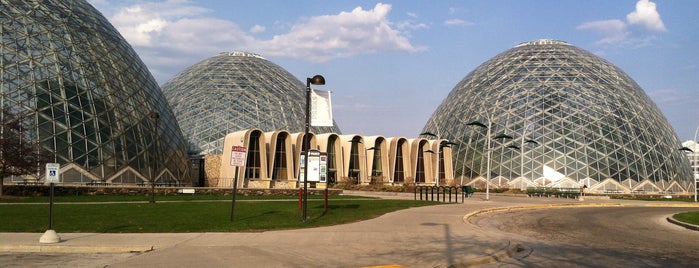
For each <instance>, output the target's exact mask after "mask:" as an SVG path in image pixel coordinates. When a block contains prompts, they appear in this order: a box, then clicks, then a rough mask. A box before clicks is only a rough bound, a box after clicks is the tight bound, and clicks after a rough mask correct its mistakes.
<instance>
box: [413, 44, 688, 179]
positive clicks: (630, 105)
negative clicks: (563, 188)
mask: <svg viewBox="0 0 699 268" xmlns="http://www.w3.org/2000/svg"><path fill="white" fill-rule="evenodd" d="M489 125H491V127H490V129H488V126H489ZM488 130H490V131H488ZM423 131H424V132H431V133H438V134H439V135H440V137H441V138H444V139H448V140H450V141H452V142H454V143H456V145H453V146H452V150H453V152H454V153H453V159H454V162H453V164H454V169H455V175H456V176H455V177H459V176H463V178H465V179H466V180H470V179H474V178H477V177H487V176H486V175H487V151H488V150H487V148H486V146H487V136H486V135H487V134H488V132H490V134H491V136H490V137H491V148H492V151H491V157H490V158H491V168H490V171H491V178H497V179H498V182H499V183H501V184H502V185H498V186H500V187H512V186H516V187H518V188H519V187H520V185H522V187H525V186H551V185H555V184H556V183H557V182H558V181H561V180H563V179H566V178H567V179H569V180H570V181H576V182H579V183H580V185H583V184H586V185H590V186H594V185H595V184H598V183H600V182H602V181H605V180H608V179H612V180H614V181H616V182H618V183H615V184H614V185H615V187H620V188H624V191H630V190H631V189H639V187H641V188H644V187H646V189H647V190H656V191H666V190H680V191H687V190H688V188H689V187H691V186H690V185H691V182H690V179H691V176H690V170H689V165H688V162H687V159H686V157H684V156H683V155H682V154H681V152H680V151H678V148H680V147H681V144H680V141H679V139H678V138H677V135H676V134H675V133H674V131H673V129H672V127H671V126H670V125H669V123H668V121H667V120H666V119H665V117H664V116H663V115H662V113H661V112H660V110H659V109H658V108H657V107H656V105H655V104H654V103H653V102H652V100H651V99H650V98H649V97H648V96H647V95H646V94H645V93H644V92H643V90H642V89H641V87H640V86H639V85H638V84H636V83H635V82H634V81H633V80H632V79H631V78H630V77H629V76H628V75H627V74H625V73H624V72H623V71H622V70H621V69H619V68H618V67H616V66H614V65H613V64H611V63H609V62H607V61H605V60H604V59H602V58H600V57H598V56H596V55H593V54H591V53H589V52H587V51H585V50H583V49H580V48H577V47H575V46H572V45H570V44H567V43H565V42H562V41H554V40H539V41H534V42H527V43H522V44H520V45H518V46H516V47H514V48H512V49H510V50H507V51H505V52H503V53H501V54H499V55H497V56H495V57H494V58H492V59H490V60H488V61H487V62H485V63H483V64H482V65H480V66H479V67H478V68H476V69H475V70H474V71H472V72H471V73H469V74H468V75H467V76H466V77H465V78H464V79H463V80H461V81H460V82H459V83H458V84H457V85H456V86H455V87H454V89H453V90H452V91H451V92H450V93H449V95H448V96H447V97H446V98H445V99H444V101H443V102H442V104H441V105H440V106H439V107H438V108H437V109H436V110H435V112H434V113H433V115H432V116H431V118H430V119H429V121H428V123H427V124H426V125H425V127H424V129H423ZM498 136H499V137H498ZM516 179H517V180H518V182H517V183H515V185H509V186H507V185H505V184H506V183H510V184H512V183H513V181H514V180H516ZM648 182H649V183H648ZM491 183H497V182H495V181H491ZM642 184H643V185H642ZM651 188H652V189H651ZM641 190H643V189H641Z"/></svg>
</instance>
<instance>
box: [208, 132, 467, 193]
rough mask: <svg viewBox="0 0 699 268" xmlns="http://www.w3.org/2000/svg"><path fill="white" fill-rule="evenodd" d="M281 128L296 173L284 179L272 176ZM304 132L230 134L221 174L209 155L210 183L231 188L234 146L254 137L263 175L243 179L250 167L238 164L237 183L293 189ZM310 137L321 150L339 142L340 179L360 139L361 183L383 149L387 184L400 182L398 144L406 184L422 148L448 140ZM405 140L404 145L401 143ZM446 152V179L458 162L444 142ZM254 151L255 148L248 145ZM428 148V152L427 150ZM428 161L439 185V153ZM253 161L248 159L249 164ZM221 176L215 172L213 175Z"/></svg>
mask: <svg viewBox="0 0 699 268" xmlns="http://www.w3.org/2000/svg"><path fill="white" fill-rule="evenodd" d="M282 133H284V134H287V135H286V137H287V138H285V140H284V141H283V142H284V143H285V144H286V147H287V152H286V154H287V161H286V165H289V166H287V170H289V171H293V173H291V172H290V173H289V174H287V176H285V177H284V178H285V179H282V180H275V181H272V179H271V174H272V167H273V166H274V161H275V160H274V152H275V150H276V148H275V147H276V141H277V139H279V138H280V136H284V135H281V134H282ZM252 134H259V139H256V140H251V137H253V136H254V135H252ZM303 135H304V133H288V132H286V131H284V130H279V131H273V132H267V133H262V132H261V131H260V130H259V129H249V130H245V131H238V132H234V133H230V134H228V135H226V138H225V140H224V144H223V154H222V155H220V156H219V166H218V170H219V172H218V174H216V172H214V171H213V169H215V166H216V165H213V164H211V163H210V162H212V161H215V160H212V159H215V158H214V157H212V158H207V160H206V161H207V163H206V166H207V183H208V184H209V186H214V187H231V186H232V184H231V183H232V178H233V174H234V173H235V167H234V166H231V165H230V158H231V149H232V147H233V146H244V147H246V148H248V147H249V144H250V143H251V142H257V144H258V146H259V148H260V151H259V154H260V162H259V164H260V172H259V174H260V177H259V178H244V177H245V169H246V168H243V167H240V168H239V169H238V173H237V175H238V178H239V180H238V187H239V188H294V187H298V185H297V184H298V183H297V182H298V165H299V156H300V152H299V151H300V149H301V148H302V142H303ZM309 135H312V136H311V148H316V149H318V150H320V151H321V152H327V149H328V146H334V149H335V151H336V159H335V161H336V170H337V179H338V180H340V181H341V180H342V179H344V178H346V177H347V176H348V174H349V163H350V156H351V148H352V141H353V140H355V141H359V142H358V143H357V150H358V151H357V153H358V155H359V163H358V166H359V174H358V175H359V183H360V184H368V183H370V182H371V167H372V166H373V164H374V163H373V161H374V154H376V153H379V152H380V154H381V156H380V161H381V172H382V175H383V183H385V184H400V183H401V182H397V181H396V180H395V179H394V178H393V177H394V174H395V171H396V168H397V167H398V166H399V165H397V164H396V161H397V159H401V157H398V151H399V150H398V146H400V147H401V149H402V153H403V155H402V159H403V160H402V161H403V163H402V166H403V167H404V170H403V172H404V178H405V181H404V183H414V180H415V170H417V168H418V167H417V166H416V165H417V153H418V150H423V151H426V150H432V151H435V152H436V151H437V148H438V147H439V146H440V144H442V145H443V144H444V143H445V142H447V141H446V140H439V141H437V140H426V139H422V138H416V139H406V138H404V137H388V138H385V137H383V136H367V137H364V136H362V135H357V134H354V135H338V134H335V133H324V134H319V135H314V134H312V133H309ZM333 140H334V141H335V142H334V143H332V145H329V144H330V143H331V141H333ZM399 144H400V145H399ZM372 147H374V148H379V150H375V149H372V150H369V149H370V148H372ZM441 150H442V151H443V153H442V154H440V155H442V156H443V157H444V159H443V160H442V161H444V169H445V171H444V174H445V180H446V181H447V183H450V182H451V181H452V180H453V167H452V157H451V148H448V147H442V148H441ZM248 153H250V149H248ZM423 153H424V152H423ZM424 157H425V161H424V165H425V167H423V168H424V170H425V172H426V177H425V179H426V180H425V184H426V185H434V184H435V181H436V180H435V173H436V170H435V168H436V167H437V155H436V154H431V153H424ZM246 165H249V163H246ZM214 176H216V177H214Z"/></svg>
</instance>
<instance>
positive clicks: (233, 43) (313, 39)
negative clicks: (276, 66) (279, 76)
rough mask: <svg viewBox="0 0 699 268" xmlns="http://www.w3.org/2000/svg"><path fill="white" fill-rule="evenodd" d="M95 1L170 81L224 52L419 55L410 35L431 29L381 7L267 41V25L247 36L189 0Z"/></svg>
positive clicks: (312, 21) (307, 23)
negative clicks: (401, 19) (393, 18)
mask: <svg viewBox="0 0 699 268" xmlns="http://www.w3.org/2000/svg"><path fill="white" fill-rule="evenodd" d="M92 2H94V3H95V4H97V5H98V6H99V7H100V9H101V10H102V9H103V11H102V12H103V13H106V14H105V15H106V17H107V18H108V19H109V20H110V22H111V23H112V24H113V25H114V26H115V27H116V28H117V29H118V30H119V32H120V33H121V34H122V35H123V36H124V38H126V39H127V40H128V42H129V43H130V44H131V45H132V46H134V49H135V50H136V51H137V52H138V53H139V55H140V56H141V58H142V59H143V60H144V62H145V63H146V64H147V65H148V67H149V68H150V69H151V71H152V72H153V73H154V75H156V78H159V76H161V75H162V76H167V77H165V78H169V77H170V76H171V75H174V72H176V71H179V70H181V69H182V68H184V67H186V65H185V66H182V65H181V64H193V63H195V62H197V61H199V60H202V59H205V58H208V57H211V56H213V55H215V54H217V53H219V52H223V51H236V50H243V51H249V52H253V53H257V54H260V55H262V56H276V57H287V58H297V59H303V60H308V61H313V62H323V61H328V60H332V59H335V58H343V57H352V56H357V55H363V54H374V53H387V52H416V51H421V50H423V48H418V47H415V46H413V45H412V44H411V42H410V40H409V39H408V38H409V36H410V32H409V31H410V30H415V29H422V28H427V25H425V24H414V23H410V22H401V23H394V22H392V21H390V20H389V19H388V14H389V13H390V11H391V5H389V4H382V3H378V4H376V5H375V6H374V7H373V8H372V9H368V10H365V9H363V8H362V7H357V8H355V9H353V10H352V11H350V12H340V13H338V14H334V15H320V16H315V17H309V18H306V19H303V20H301V21H297V22H291V24H290V25H291V26H290V27H289V28H287V29H290V30H289V31H288V32H286V33H282V34H278V35H275V36H274V37H272V38H271V39H267V40H262V39H257V38H256V37H254V36H252V35H251V34H255V33H259V32H263V31H265V30H266V28H265V27H264V26H261V25H254V26H252V27H251V28H250V29H249V32H245V31H243V30H241V29H240V27H239V26H238V25H237V24H236V23H235V22H233V21H228V20H223V19H217V18H212V17H210V16H207V15H208V14H209V13H210V12H211V10H209V9H206V8H203V7H199V6H196V5H195V4H193V3H191V2H188V1H186V0H166V1H164V2H149V3H139V4H136V5H131V6H115V5H116V4H115V3H116V2H117V1H112V2H113V3H111V2H110V3H108V2H106V1H104V0H92ZM108 12H111V14H112V15H110V14H109V13H108ZM161 78H162V77H161ZM159 80H162V79H159Z"/></svg>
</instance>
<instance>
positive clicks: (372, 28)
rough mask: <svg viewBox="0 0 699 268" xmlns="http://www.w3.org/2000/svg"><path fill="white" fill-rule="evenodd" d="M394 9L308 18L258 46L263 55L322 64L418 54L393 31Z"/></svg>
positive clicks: (358, 10) (384, 6)
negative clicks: (397, 53)
mask: <svg viewBox="0 0 699 268" xmlns="http://www.w3.org/2000/svg"><path fill="white" fill-rule="evenodd" d="M390 10H391V5H388V4H382V3H378V4H376V6H375V7H374V8H373V9H371V10H364V9H362V7H357V8H355V9H353V10H352V11H351V12H340V13H339V14H337V15H323V16H317V17H312V18H309V19H307V20H305V21H302V22H300V23H297V24H295V25H293V26H292V27H291V31H290V32H288V33H285V34H281V35H276V36H274V37H273V38H272V39H271V40H264V41H260V40H258V42H257V44H256V45H257V49H258V51H260V53H262V54H263V55H272V56H278V57H291V58H299V59H306V60H310V61H314V62H323V61H327V60H331V59H334V58H343V57H351V56H356V55H361V54H374V53H381V52H394V51H405V52H415V51H419V50H420V49H419V48H416V47H414V46H413V45H412V44H411V43H410V41H409V40H408V38H407V37H406V36H405V35H403V34H402V33H401V32H400V31H398V30H396V29H393V28H392V25H393V23H391V22H390V21H389V20H388V19H387V15H388V13H389V12H390Z"/></svg>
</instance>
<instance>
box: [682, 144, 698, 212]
mask: <svg viewBox="0 0 699 268" xmlns="http://www.w3.org/2000/svg"><path fill="white" fill-rule="evenodd" d="M678 150H680V151H685V152H689V153H690V154H692V158H694V154H695V152H694V150H692V149H690V148H689V147H682V148H680V149H678ZM690 163H691V161H690ZM692 176H693V178H692V181H694V202H697V189H696V188H697V177H696V173H693V174H692Z"/></svg>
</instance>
